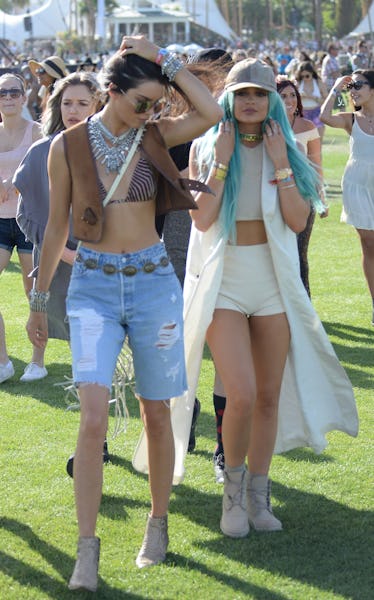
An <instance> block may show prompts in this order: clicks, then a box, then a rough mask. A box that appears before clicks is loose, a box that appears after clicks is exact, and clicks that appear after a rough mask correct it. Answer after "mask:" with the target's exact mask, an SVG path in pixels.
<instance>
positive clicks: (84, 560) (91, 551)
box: [68, 537, 100, 592]
mask: <svg viewBox="0 0 374 600" xmlns="http://www.w3.org/2000/svg"><path fill="white" fill-rule="evenodd" d="M99 557H100V539H99V538H97V537H80V538H79V540H78V553H77V560H76V563H75V567H74V571H73V574H72V576H71V578H70V581H69V585H68V587H69V590H79V589H81V588H83V589H85V590H88V591H90V592H96V589H97V574H98V570H99Z"/></svg>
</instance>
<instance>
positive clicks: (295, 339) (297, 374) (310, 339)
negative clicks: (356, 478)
mask: <svg viewBox="0 0 374 600" xmlns="http://www.w3.org/2000/svg"><path fill="white" fill-rule="evenodd" d="M273 177H274V167H273V164H272V162H271V161H270V159H269V158H268V156H267V154H266V151H265V149H264V157H263V174H262V212H263V219H264V223H265V228H266V233H267V238H268V243H269V247H270V250H271V255H272V259H273V263H274V268H275V273H276V276H277V279H278V284H279V289H280V293H281V296H282V300H283V303H284V306H285V309H286V313H287V318H288V322H289V325H290V330H291V343H290V350H289V353H288V358H287V363H286V368H285V372H284V376H283V382H282V388H281V396H280V404H279V419H278V432H277V439H276V445H275V452H276V453H280V452H285V451H287V450H291V449H292V448H296V447H300V446H310V447H311V448H313V450H314V451H315V452H317V453H320V452H322V451H323V450H324V448H325V447H326V445H327V441H326V438H325V434H326V433H327V432H328V431H331V430H334V429H338V430H341V431H344V432H346V433H348V434H349V435H352V436H356V435H357V432H358V417H357V410H356V404H355V399H354V395H353V390H352V386H351V383H350V381H349V379H348V377H347V375H346V373H345V371H344V369H343V368H342V366H341V365H340V363H339V361H338V358H337V356H336V354H335V351H334V349H333V347H332V345H331V343H330V341H329V339H328V337H327V335H326V332H325V330H324V329H323V326H322V324H321V321H320V319H319V318H318V315H317V314H316V312H315V310H314V308H313V306H312V304H311V302H310V300H309V298H308V295H307V293H306V291H305V289H304V286H303V284H302V281H301V279H300V270H299V257H298V250H297V242H296V235H295V233H294V232H293V231H291V229H290V228H289V227H288V226H287V225H286V224H285V223H284V220H283V217H282V214H281V211H280V207H279V200H278V194H277V188H276V186H274V185H271V184H270V183H269V181H270V180H271V179H273ZM225 244H226V240H225V239H224V238H223V237H222V234H221V233H220V228H219V225H218V224H217V223H215V224H213V225H212V227H210V229H209V230H208V231H207V232H205V233H202V232H200V231H198V230H197V229H196V228H195V227H194V226H192V231H191V238H190V245H189V250H188V257H187V267H186V279H185V283H184V297H185V307H184V312H185V331H184V335H185V350H186V364H187V373H188V384H189V389H188V392H186V393H185V394H184V395H183V396H181V397H179V398H173V399H172V403H171V411H172V425H173V433H174V440H175V452H176V457H175V469H174V481H173V482H174V484H177V483H180V482H181V481H182V480H183V478H184V459H185V456H186V453H187V447H188V440H189V434H190V427H191V420H192V412H193V405H194V399H195V393H196V389H197V384H198V378H199V373H200V366H201V360H202V354H203V350H204V342H205V335H206V330H207V328H208V326H209V324H210V322H211V320H212V316H213V311H214V308H215V303H216V297H217V294H218V291H219V288H220V284H221V279H222V270H223V256H224V250H225ZM243 276H244V277H245V274H243ZM269 360H270V361H271V356H269ZM133 465H134V467H135V468H136V469H137V470H139V471H141V472H143V473H146V472H148V460H147V441H146V436H145V434H144V431H143V432H142V434H141V436H140V439H139V442H138V445H137V448H136V450H135V453H134V457H133Z"/></svg>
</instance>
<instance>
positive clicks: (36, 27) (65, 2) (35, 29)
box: [0, 0, 70, 46]
mask: <svg viewBox="0 0 374 600" xmlns="http://www.w3.org/2000/svg"><path fill="white" fill-rule="evenodd" d="M69 7H70V2H69V0H48V2H47V3H46V4H44V5H43V6H42V7H40V8H37V9H35V10H31V11H30V12H29V13H27V14H21V15H8V14H7V13H4V12H3V11H0V32H1V37H2V38H3V39H6V40H11V41H12V42H15V43H16V44H17V45H18V46H22V45H23V43H24V41H25V40H26V39H27V38H29V37H30V33H28V32H27V31H25V26H24V17H26V16H30V17H31V22H32V37H33V38H37V39H43V38H49V39H51V38H52V39H53V38H55V37H56V34H57V33H58V32H60V31H66V30H67V29H68V28H69V27H68V17H69Z"/></svg>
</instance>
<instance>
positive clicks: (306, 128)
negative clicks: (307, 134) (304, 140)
mask: <svg viewBox="0 0 374 600" xmlns="http://www.w3.org/2000/svg"><path fill="white" fill-rule="evenodd" d="M301 121H302V125H303V131H311V130H312V129H315V128H316V126H315V125H314V123H313V121H310V119H305V118H304V117H302V118H301Z"/></svg>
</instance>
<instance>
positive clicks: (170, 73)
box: [161, 52, 184, 81]
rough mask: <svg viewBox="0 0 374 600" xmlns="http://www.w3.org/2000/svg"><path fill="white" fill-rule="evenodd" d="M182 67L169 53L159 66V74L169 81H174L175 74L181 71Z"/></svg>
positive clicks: (177, 59) (174, 56)
mask: <svg viewBox="0 0 374 600" xmlns="http://www.w3.org/2000/svg"><path fill="white" fill-rule="evenodd" d="M183 66H184V65H183V63H182V61H181V60H179V58H177V57H176V55H175V54H173V53H172V52H170V53H169V54H168V55H167V56H166V58H165V59H164V60H163V62H162V64H161V72H162V74H163V75H166V77H167V78H168V80H169V81H174V79H175V76H176V74H177V73H178V71H180V70H181V69H183Z"/></svg>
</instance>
